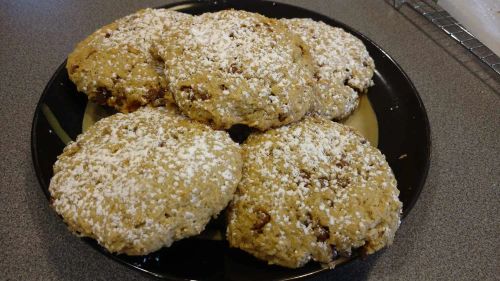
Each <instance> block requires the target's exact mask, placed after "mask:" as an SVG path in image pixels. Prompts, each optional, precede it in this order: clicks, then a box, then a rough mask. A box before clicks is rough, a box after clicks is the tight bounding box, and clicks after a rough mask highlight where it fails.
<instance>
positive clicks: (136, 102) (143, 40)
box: [66, 9, 191, 112]
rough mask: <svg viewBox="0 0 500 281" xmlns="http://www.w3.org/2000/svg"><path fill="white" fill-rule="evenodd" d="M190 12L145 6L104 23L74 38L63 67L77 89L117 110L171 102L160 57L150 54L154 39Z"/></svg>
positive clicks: (173, 27)
mask: <svg viewBox="0 0 500 281" xmlns="http://www.w3.org/2000/svg"><path fill="white" fill-rule="evenodd" d="M190 17H191V16H190V15H187V14H183V13H179V12H175V11H170V10H165V9H145V10H140V11H138V12H136V13H134V14H131V15H128V16H126V17H124V18H121V19H118V20H116V21H115V22H113V23H111V24H109V25H106V26H104V27H102V28H100V29H98V30H97V31H95V32H94V33H93V34H92V35H90V36H89V37H87V38H86V39H84V40H83V41H82V42H80V43H79V44H78V45H77V46H76V48H75V50H74V51H73V52H72V53H71V54H70V55H69V56H68V61H67V64H66V68H67V70H68V74H69V77H70V79H71V80H72V81H73V82H74V83H75V85H76V86H77V89H78V91H80V92H83V93H85V94H87V96H88V97H89V99H91V100H92V101H94V102H97V103H99V104H102V105H109V106H111V107H114V108H116V109H117V110H119V111H121V112H132V111H134V110H136V109H137V108H139V107H140V106H143V105H146V104H151V105H162V104H165V103H167V102H172V97H171V95H170V94H169V93H168V91H167V83H166V80H165V77H164V74H163V62H161V61H160V60H158V59H157V58H156V57H155V56H153V55H152V54H151V48H152V44H153V42H154V40H158V39H159V38H160V37H161V36H165V33H169V32H170V31H171V30H174V29H176V26H178V25H180V24H182V22H183V21H184V20H186V19H188V18H190Z"/></svg>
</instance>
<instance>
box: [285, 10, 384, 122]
mask: <svg viewBox="0 0 500 281" xmlns="http://www.w3.org/2000/svg"><path fill="white" fill-rule="evenodd" d="M281 21H282V22H283V23H284V24H285V25H287V26H288V28H289V30H290V32H293V33H295V34H297V35H298V36H300V37H301V39H302V40H304V42H305V43H306V44H307V45H308V46H309V47H310V51H311V56H312V59H313V62H314V64H315V66H316V67H317V72H316V73H315V75H314V78H315V85H316V86H317V91H316V94H317V98H316V101H317V102H316V103H315V105H314V107H313V108H312V110H311V111H312V112H315V113H319V114H320V115H322V116H324V117H326V118H329V119H335V120H339V119H342V118H345V117H347V116H348V115H349V114H351V113H352V111H353V110H354V109H356V107H357V105H358V100H359V97H358V94H359V93H363V92H365V91H366V90H367V88H368V87H369V86H371V85H372V84H373V81H372V77H373V72H374V69H375V64H374V62H373V59H372V58H371V57H370V54H369V53H368V51H367V50H366V47H365V45H364V44H363V42H362V41H361V40H359V39H358V38H356V37H355V36H354V35H352V34H350V33H348V32H346V31H344V30H343V29H341V28H338V27H332V26H330V25H328V24H325V23H323V22H319V21H314V20H312V19H306V18H297V19H282V20H281Z"/></svg>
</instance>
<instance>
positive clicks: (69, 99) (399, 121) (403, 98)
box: [31, 1, 430, 280]
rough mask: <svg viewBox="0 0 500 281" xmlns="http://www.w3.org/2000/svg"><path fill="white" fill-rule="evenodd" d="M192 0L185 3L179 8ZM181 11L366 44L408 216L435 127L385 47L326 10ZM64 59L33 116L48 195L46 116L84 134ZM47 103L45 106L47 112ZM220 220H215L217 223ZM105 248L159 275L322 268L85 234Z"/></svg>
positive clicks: (241, 276)
mask: <svg viewBox="0 0 500 281" xmlns="http://www.w3.org/2000/svg"><path fill="white" fill-rule="evenodd" d="M180 5H187V6H182V7H181V6H180ZM176 6H177V7H179V8H182V9H180V11H183V12H186V13H191V14H201V13H204V12H209V11H217V10H221V9H225V8H235V9H242V10H247V11H252V12H258V13H261V14H264V15H267V16H270V17H276V18H281V17H286V18H292V17H308V18H312V19H315V20H321V21H323V22H325V23H327V24H330V25H332V26H338V27H342V28H344V29H345V30H346V31H348V32H351V33H353V34H355V35H356V36H357V37H358V38H361V40H362V41H363V42H364V43H365V45H366V47H367V49H368V51H369V53H370V55H371V56H372V57H373V59H374V60H375V65H376V68H377V71H376V72H375V75H374V82H375V86H373V87H371V88H370V89H369V92H368V97H369V99H370V102H371V104H372V106H373V108H374V110H375V113H376V115H377V120H378V124H379V149H380V150H381V151H382V152H383V153H384V154H385V155H386V157H387V161H388V162H389V164H390V166H391V167H392V169H393V171H394V174H395V175H396V178H397V180H398V187H399V189H400V191H401V194H400V199H401V201H402V202H403V217H404V216H406V215H407V214H408V212H409V211H410V209H411V208H412V207H413V205H414V204H415V201H416V200H417V198H418V196H419V194H420V191H421V189H422V187H423V185H424V182H425V178H426V176H427V170H428V166H429V157H430V129H429V123H428V119H427V115H426V112H425V109H424V105H423V104H422V101H421V100H420V97H419V95H418V93H417V91H416V90H415V87H414V86H413V84H412V82H411V81H410V79H409V78H408V76H407V75H406V74H405V73H404V72H403V70H402V69H401V68H400V67H399V65H398V64H397V63H396V62H395V61H394V60H393V59H392V58H391V57H389V55H387V53H385V52H384V51H383V50H382V49H381V48H380V47H379V46H377V45H376V44H375V43H373V42H372V41H371V40H370V39H368V38H366V37H365V36H364V35H362V34H361V33H359V32H357V31H355V30H354V29H352V28H350V27H348V26H346V25H344V24H342V23H340V22H338V21H336V20H333V19H330V18H328V17H326V16H323V15H321V14H318V13H315V12H312V11H308V10H305V9H302V8H298V7H294V6H290V5H285V4H279V3H274V2H264V1H262V2H257V3H256V2H255V1H252V2H251V1H248V2H247V1H234V2H232V1H221V2H219V3H217V2H216V1H212V2H211V3H207V2H204V3H200V2H196V1H188V2H182V3H177V4H172V5H168V6H165V8H172V7H176ZM64 64H65V63H63V64H62V65H61V66H60V67H59V68H58V69H57V71H56V72H55V74H54V76H53V77H52V79H51V80H50V82H49V83H48V84H47V86H46V88H45V90H44V92H43V94H42V96H41V98H40V101H39V102H38V106H37V108H36V112H35V116H34V118H33V127H32V132H31V142H32V143H31V149H32V156H33V163H34V166H35V170H36V174H37V177H38V180H39V182H40V185H41V187H42V189H43V192H44V193H45V195H46V196H47V198H49V193H48V187H49V181H50V178H51V177H52V165H53V164H54V162H55V161H56V157H57V155H59V154H60V153H61V152H62V150H63V148H64V144H63V143H62V141H61V140H60V138H59V137H58V136H57V135H56V134H55V133H54V132H53V128H51V127H50V125H49V123H48V120H47V117H46V115H45V114H44V110H45V111H46V109H47V107H48V108H50V110H51V111H52V113H53V115H54V116H55V117H56V118H57V120H59V123H60V125H61V127H62V128H63V129H64V130H65V131H66V132H67V134H68V136H69V137H70V138H71V139H75V138H76V136H77V135H78V134H79V133H81V124H82V118H83V113H84V110H85V106H86V103H87V99H86V96H85V95H83V94H80V93H78V92H77V91H76V88H75V86H74V84H73V83H72V82H71V81H70V80H69V79H68V75H67V72H66V70H65V68H64ZM44 108H45V109H44ZM216 223H217V222H215V224H216ZM84 240H86V241H87V242H88V243H89V244H90V245H91V246H93V247H94V248H96V249H97V250H98V251H100V252H101V253H104V254H106V255H107V256H109V257H111V258H113V259H115V260H117V261H119V262H121V263H124V264H126V265H128V266H131V267H133V268H135V269H138V270H140V271H143V272H145V273H148V274H151V275H153V276H156V277H161V278H165V279H173V280H186V279H208V280H222V279H226V280H268V279H282V280H286V279H294V278H299V277H305V276H309V275H312V274H316V273H319V272H322V271H325V269H322V268H321V267H320V266H319V265H318V264H317V263H314V262H311V263H309V264H307V265H306V266H305V267H303V268H300V269H293V270H292V269H286V268H282V267H278V266H268V265H266V264H265V263H263V262H261V261H258V260H257V259H255V258H253V257H251V256H250V255H247V254H245V253H243V252H242V251H239V250H235V249H230V248H229V247H228V245H227V243H226V242H225V241H213V240H201V239H196V238H192V239H186V240H182V241H178V242H175V243H174V244H173V245H172V246H171V247H169V248H165V249H162V250H159V251H157V252H155V253H152V254H149V255H147V256H140V257H130V256H126V255H113V254H109V253H108V252H106V250H104V249H103V248H102V247H100V246H99V245H98V244H97V243H96V242H95V241H94V240H92V239H84Z"/></svg>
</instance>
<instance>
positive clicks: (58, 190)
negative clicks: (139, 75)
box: [49, 108, 241, 255]
mask: <svg viewBox="0 0 500 281" xmlns="http://www.w3.org/2000/svg"><path fill="white" fill-rule="evenodd" d="M214 147H222V148H223V149H220V150H214V149H213V148H214ZM240 165H241V159H240V155H239V147H238V145H237V144H235V143H233V142H232V141H231V139H230V138H229V136H228V135H227V133H225V132H221V131H213V130H211V129H210V128H208V127H206V126H204V125H201V124H197V123H195V122H193V121H190V120H188V119H186V118H185V117H182V116H180V115H177V114H174V113H172V112H171V111H170V110H167V109H164V108H158V109H152V108H143V109H140V110H138V111H136V112H134V113H130V114H127V115H124V114H117V115H113V116H111V117H109V118H105V119H102V120H101V121H99V122H98V123H96V125H95V126H94V127H92V128H91V129H89V131H87V132H85V133H84V134H83V135H81V136H79V137H78V139H77V141H76V142H73V143H71V144H70V145H68V146H67V147H66V148H65V150H64V152H63V154H62V155H61V156H60V157H59V158H58V161H57V162H56V164H55V165H54V177H53V178H52V180H51V184H50V188H49V190H50V192H51V195H52V197H53V207H54V208H55V209H56V211H57V212H58V213H59V214H61V215H62V216H63V218H64V219H65V221H66V222H67V223H68V225H69V227H70V228H71V229H72V230H73V231H75V232H78V233H80V234H81V235H84V236H89V237H92V238H95V239H96V240H97V241H98V242H99V243H100V244H101V245H103V246H104V247H106V248H107V249H108V250H109V251H111V252H119V253H128V254H132V255H136V254H144V253H147V252H151V251H154V250H157V249H159V248H161V247H162V246H168V245H170V244H171V243H172V241H174V240H177V239H181V238H183V237H186V236H191V235H195V234H198V233H199V232H201V231H202V230H203V228H204V227H205V224H206V223H208V221H209V219H210V218H211V216H212V215H216V214H217V213H219V212H220V211H221V210H222V209H223V208H224V207H225V205H226V204H227V203H228V202H229V200H231V198H232V194H233V192H234V190H235V188H236V184H237V182H238V181H239V178H240V173H241V172H240V167H241V166H240Z"/></svg>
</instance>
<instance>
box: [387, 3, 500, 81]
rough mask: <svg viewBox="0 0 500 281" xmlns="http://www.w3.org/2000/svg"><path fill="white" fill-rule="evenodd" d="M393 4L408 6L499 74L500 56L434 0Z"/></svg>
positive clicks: (395, 4) (397, 6)
mask: <svg viewBox="0 0 500 281" xmlns="http://www.w3.org/2000/svg"><path fill="white" fill-rule="evenodd" d="M393 4H394V6H395V7H396V8H398V9H399V8H400V7H401V6H402V5H408V6H410V7H411V8H412V9H413V10H415V11H416V12H418V13H419V14H421V15H422V16H424V17H425V18H427V19H428V20H429V21H430V22H431V23H433V24H434V25H435V26H437V27H438V28H439V29H441V30H442V31H444V32H445V33H446V34H448V35H449V36H450V37H451V38H453V40H455V41H456V42H458V43H459V44H460V45H462V46H463V47H464V48H465V49H467V50H468V51H469V52H470V53H472V54H473V55H474V56H476V57H477V58H478V59H479V60H480V61H481V62H482V63H484V64H485V65H486V66H487V67H489V68H491V69H492V70H493V71H494V72H496V74H497V75H500V58H499V57H498V56H497V55H496V54H495V53H493V52H492V51H491V50H490V49H489V48H488V47H486V46H485V45H483V44H482V43H481V42H480V41H479V40H477V39H476V38H475V37H474V35H472V34H471V33H470V32H469V31H467V29H466V28H465V27H464V26H463V25H462V24H460V23H459V22H458V21H457V20H456V19H454V18H453V17H452V16H451V15H450V14H449V13H448V12H446V11H445V10H443V9H442V8H441V7H439V6H438V5H437V4H436V1H435V0H434V1H433V0H427V1H417V0H394V1H393Z"/></svg>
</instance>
